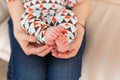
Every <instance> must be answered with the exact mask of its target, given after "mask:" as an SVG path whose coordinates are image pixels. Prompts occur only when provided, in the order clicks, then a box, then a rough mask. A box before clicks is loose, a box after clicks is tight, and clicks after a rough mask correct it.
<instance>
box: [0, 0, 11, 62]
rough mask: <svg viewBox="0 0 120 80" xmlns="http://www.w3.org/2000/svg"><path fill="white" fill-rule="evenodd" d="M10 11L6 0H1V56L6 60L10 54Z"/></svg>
mask: <svg viewBox="0 0 120 80" xmlns="http://www.w3.org/2000/svg"><path fill="white" fill-rule="evenodd" d="M8 17H9V13H8V10H7V6H6V4H5V1H4V0H0V58H1V59H4V60H6V61H8V60H9V56H10V43H9V35H8V24H7V21H8Z"/></svg>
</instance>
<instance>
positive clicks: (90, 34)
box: [82, 1, 120, 80]
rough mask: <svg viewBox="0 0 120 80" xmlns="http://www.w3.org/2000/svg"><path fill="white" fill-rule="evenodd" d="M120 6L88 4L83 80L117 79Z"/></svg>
mask: <svg viewBox="0 0 120 80" xmlns="http://www.w3.org/2000/svg"><path fill="white" fill-rule="evenodd" d="M119 34H120V6H118V5H111V4H108V3H104V2H101V1H94V2H92V4H91V10H90V15H89V18H88V21H87V45H86V50H85V54H84V58H83V70H82V80H120V62H119V61H120V35H119Z"/></svg>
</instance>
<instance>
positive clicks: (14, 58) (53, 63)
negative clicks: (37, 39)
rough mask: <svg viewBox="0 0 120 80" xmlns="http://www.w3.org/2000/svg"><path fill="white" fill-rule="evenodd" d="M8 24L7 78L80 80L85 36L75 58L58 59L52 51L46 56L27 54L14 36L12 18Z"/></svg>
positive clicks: (18, 79)
mask: <svg viewBox="0 0 120 80" xmlns="http://www.w3.org/2000/svg"><path fill="white" fill-rule="evenodd" d="M8 24H9V34H10V42H11V56H10V61H9V66H8V74H7V80H79V77H80V76H81V65H82V56H83V53H84V49H85V43H86V41H85V40H86V39H85V36H84V39H83V42H82V46H81V48H80V49H79V51H78V54H77V55H76V56H75V57H73V58H70V59H58V58H55V57H53V56H52V55H51V53H49V54H48V55H47V56H45V57H38V56H35V55H31V56H27V55H25V53H24V52H23V50H22V49H21V47H20V45H19V44H18V42H17V41H16V39H15V37H14V34H13V24H12V20H11V19H10V20H9V22H8Z"/></svg>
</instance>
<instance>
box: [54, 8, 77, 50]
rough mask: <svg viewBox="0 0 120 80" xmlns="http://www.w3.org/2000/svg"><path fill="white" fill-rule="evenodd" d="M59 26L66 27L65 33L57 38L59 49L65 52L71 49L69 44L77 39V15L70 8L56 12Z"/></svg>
mask: <svg viewBox="0 0 120 80" xmlns="http://www.w3.org/2000/svg"><path fill="white" fill-rule="evenodd" d="M55 17H56V20H57V23H56V24H57V26H61V27H63V28H64V31H62V33H63V35H62V36H59V38H57V39H56V41H55V42H56V46H57V51H59V52H65V51H67V50H68V49H69V44H70V43H72V42H73V41H74V39H75V32H76V24H77V21H78V20H77V17H76V16H75V14H74V13H73V12H72V11H70V10H63V11H61V12H59V13H57V14H56V16H55Z"/></svg>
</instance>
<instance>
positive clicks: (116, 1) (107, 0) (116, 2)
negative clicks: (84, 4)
mask: <svg viewBox="0 0 120 80" xmlns="http://www.w3.org/2000/svg"><path fill="white" fill-rule="evenodd" d="M95 1H103V2H105V3H109V4H114V5H120V0H95Z"/></svg>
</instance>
